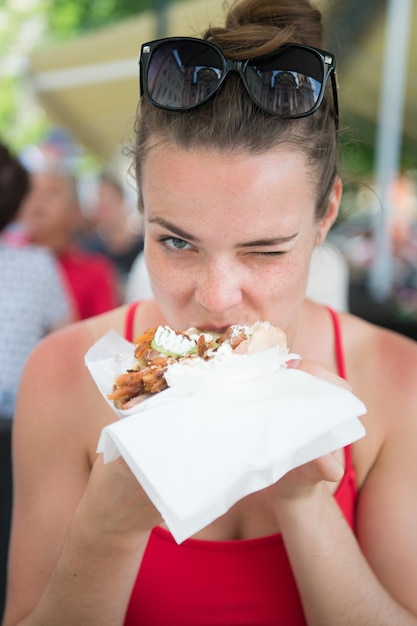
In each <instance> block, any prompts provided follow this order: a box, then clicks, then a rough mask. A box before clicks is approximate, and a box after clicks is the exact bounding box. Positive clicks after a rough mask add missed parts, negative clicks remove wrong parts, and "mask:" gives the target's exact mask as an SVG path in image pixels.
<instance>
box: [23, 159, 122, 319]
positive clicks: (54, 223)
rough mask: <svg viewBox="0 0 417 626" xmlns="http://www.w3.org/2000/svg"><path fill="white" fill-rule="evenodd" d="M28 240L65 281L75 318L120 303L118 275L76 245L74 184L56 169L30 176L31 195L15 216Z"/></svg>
mask: <svg viewBox="0 0 417 626" xmlns="http://www.w3.org/2000/svg"><path fill="white" fill-rule="evenodd" d="M19 217H20V219H21V221H22V222H23V223H24V224H25V225H26V227H27V229H28V232H29V235H30V238H31V240H32V241H33V242H34V243H36V244H38V245H42V246H45V247H47V248H49V249H51V250H52V251H53V252H54V253H55V254H56V255H57V258H58V260H59V263H60V265H61V267H62V270H63V272H64V275H65V276H66V279H67V283H68V286H69V290H70V293H71V295H72V298H73V301H74V306H75V310H76V315H77V318H78V319H86V318H88V317H91V316H93V315H98V314H100V313H104V312H105V311H109V310H110V309H112V308H114V307H115V306H117V305H118V304H120V296H119V290H118V280H117V272H116V268H115V266H114V265H113V263H112V262H111V261H110V259H108V258H107V257H106V256H105V255H104V254H99V253H91V252H87V251H85V250H83V249H82V248H81V247H80V246H79V245H78V244H77V242H76V234H77V232H78V230H79V229H80V226H81V224H82V214H81V210H80V204H79V199H78V192H77V185H76V180H75V178H74V177H73V176H71V175H70V174H68V173H67V172H66V171H65V170H63V169H62V168H60V167H59V166H56V165H51V166H48V167H45V168H44V169H43V170H40V171H35V172H33V173H32V182H31V191H30V193H29V194H28V196H27V197H26V199H25V201H24V203H23V206H22V209H21V211H20V213H19Z"/></svg>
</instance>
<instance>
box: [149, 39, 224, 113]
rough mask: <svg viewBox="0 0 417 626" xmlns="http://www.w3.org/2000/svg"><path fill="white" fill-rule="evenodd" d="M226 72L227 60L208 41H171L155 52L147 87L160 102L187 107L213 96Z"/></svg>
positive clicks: (154, 100) (158, 102)
mask: <svg viewBox="0 0 417 626" xmlns="http://www.w3.org/2000/svg"><path fill="white" fill-rule="evenodd" d="M223 72H224V63H223V59H222V58H221V56H220V55H219V54H218V52H216V50H215V49H214V48H211V46H208V45H207V43H206V42H204V41H201V42H199V41H190V40H183V41H182V40H179V41H175V40H170V41H167V42H164V43H162V44H161V45H159V46H158V47H157V48H155V50H154V51H153V52H152V55H151V57H150V59H149V65H148V72H147V76H146V79H145V80H146V88H147V92H148V95H149V97H150V98H151V100H152V101H153V102H154V103H155V104H156V105H159V106H162V107H166V108H169V109H186V108H189V107H193V106H196V105H198V104H201V103H202V102H204V101H205V100H207V99H208V98H210V96H211V95H212V94H213V93H214V92H215V91H216V89H217V87H218V85H219V83H220V80H221V78H222V76H223Z"/></svg>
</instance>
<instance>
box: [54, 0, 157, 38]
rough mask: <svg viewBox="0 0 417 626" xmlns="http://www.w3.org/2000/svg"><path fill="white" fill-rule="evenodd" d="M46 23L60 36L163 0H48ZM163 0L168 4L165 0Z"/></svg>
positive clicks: (117, 19) (88, 27) (144, 9)
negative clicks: (89, 0)
mask: <svg viewBox="0 0 417 626" xmlns="http://www.w3.org/2000/svg"><path fill="white" fill-rule="evenodd" d="M48 4H49V9H48V15H49V19H48V26H49V30H50V32H51V33H52V34H53V35H54V36H55V37H57V38H59V39H61V40H62V39H67V38H69V37H73V36H75V35H77V34H80V33H83V32H86V31H91V30H94V29H96V28H102V27H104V26H108V25H110V24H114V23H115V22H118V21H119V20H122V19H125V18H128V17H130V16H131V15H137V14H138V13H141V12H143V11H147V10H150V9H155V8H156V9H157V8H158V5H161V6H162V4H163V2H162V0H159V1H158V0H123V1H122V2H120V0H99V1H98V0H96V2H88V1H87V0H78V1H75V0H48ZM164 4H167V1H165V3H164Z"/></svg>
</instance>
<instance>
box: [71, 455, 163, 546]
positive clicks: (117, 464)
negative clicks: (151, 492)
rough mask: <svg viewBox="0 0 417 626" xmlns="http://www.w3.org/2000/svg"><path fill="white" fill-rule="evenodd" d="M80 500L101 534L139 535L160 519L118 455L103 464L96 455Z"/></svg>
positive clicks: (100, 457)
mask: <svg viewBox="0 0 417 626" xmlns="http://www.w3.org/2000/svg"><path fill="white" fill-rule="evenodd" d="M83 500H86V502H88V505H87V504H85V507H87V510H88V511H89V515H93V516H94V520H93V521H94V525H95V527H96V528H97V530H99V531H101V532H104V533H111V534H113V533H116V534H126V533H127V534H129V533H134V534H141V533H143V532H147V531H150V530H151V529H152V528H153V527H154V526H156V525H158V524H160V523H161V522H162V521H163V520H162V517H161V514H160V513H159V511H158V510H157V509H156V508H155V506H154V505H153V504H152V503H151V501H150V500H149V498H148V496H147V495H146V493H145V491H144V490H143V488H142V487H141V485H140V483H139V482H138V481H137V479H136V478H135V476H134V475H133V474H132V472H131V471H130V469H129V467H128V466H127V464H126V463H125V461H124V460H123V459H122V458H121V457H119V458H118V459H116V460H115V461H112V462H111V463H103V458H102V455H99V456H98V458H97V460H96V462H95V463H94V466H93V469H92V472H91V476H90V480H89V482H88V485H87V489H86V492H85V495H84V498H83Z"/></svg>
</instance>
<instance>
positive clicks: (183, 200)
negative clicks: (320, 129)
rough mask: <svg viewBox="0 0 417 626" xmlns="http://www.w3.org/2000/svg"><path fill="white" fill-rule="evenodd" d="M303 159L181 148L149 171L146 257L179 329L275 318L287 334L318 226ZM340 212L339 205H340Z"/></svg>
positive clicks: (319, 234)
mask: <svg viewBox="0 0 417 626" xmlns="http://www.w3.org/2000/svg"><path fill="white" fill-rule="evenodd" d="M314 189H315V188H314V183H313V182H312V175H311V171H310V168H309V167H308V165H307V162H306V159H305V157H304V155H303V154H302V153H301V152H299V151H297V150H295V149H288V147H287V148H285V149H284V148H282V147H281V148H280V149H275V150H273V151H268V152H265V153H263V154H256V155H254V154H250V153H240V154H239V153H221V152H218V151H213V150H212V151H207V150H189V151H185V150H181V149H179V148H177V147H175V146H173V145H167V144H159V145H154V147H153V148H152V149H151V150H150V152H149V153H148V156H147V159H146V162H145V164H144V167H143V179H142V192H143V204H144V225H145V254H146V261H147V266H148V271H149V275H150V279H151V283H152V288H153V292H154V294H155V298H156V300H157V302H158V305H159V307H160V309H161V311H162V313H163V314H164V316H165V317H166V320H167V322H168V323H169V324H170V325H171V326H173V327H175V328H178V329H186V328H189V327H197V328H202V329H206V330H218V331H221V330H222V329H224V328H225V327H227V326H228V325H230V324H252V323H254V322H255V321H258V320H260V321H269V322H271V323H272V324H275V325H278V326H280V327H281V328H283V329H284V330H286V331H287V332H288V331H289V330H290V327H291V324H292V323H293V322H295V320H296V318H297V314H298V311H299V309H300V305H301V303H302V301H303V297H304V293H305V289H306V284H307V278H308V271H309V261H310V255H311V252H312V250H313V248H314V246H315V245H316V244H317V243H318V242H319V241H321V239H322V238H323V237H324V236H325V233H326V232H327V230H328V228H329V227H330V225H331V222H332V221H333V219H334V217H335V216H333V217H332V218H331V220H330V218H325V220H324V221H323V222H321V223H317V221H316V220H315V216H314V208H315V196H314ZM336 210H337V208H336Z"/></svg>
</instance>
